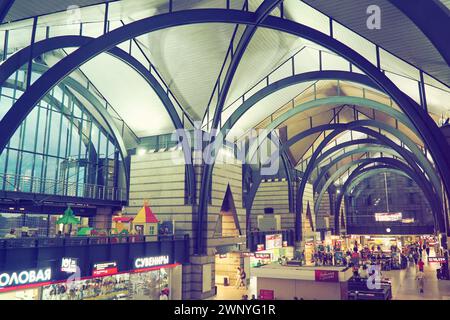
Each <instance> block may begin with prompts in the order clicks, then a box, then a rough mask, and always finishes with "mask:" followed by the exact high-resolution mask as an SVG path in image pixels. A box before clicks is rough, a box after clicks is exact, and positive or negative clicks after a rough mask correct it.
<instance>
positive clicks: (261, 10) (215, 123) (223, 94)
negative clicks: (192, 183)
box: [195, 0, 282, 253]
mask: <svg viewBox="0 0 450 320" xmlns="http://www.w3.org/2000/svg"><path fill="white" fill-rule="evenodd" d="M280 2H282V0H264V1H263V3H262V4H261V5H259V7H258V9H256V12H255V15H256V17H255V21H254V23H253V24H251V25H247V26H246V27H245V30H244V32H243V34H242V36H241V38H240V40H239V43H238V44H237V46H236V50H235V52H234V54H233V55H232V56H231V61H230V65H229V67H228V69H227V72H226V74H225V77H224V80H223V84H222V88H218V92H219V96H218V98H217V105H216V108H215V111H214V117H213V120H212V124H211V132H212V133H213V134H212V135H211V138H210V141H209V143H210V144H211V143H214V141H215V139H216V134H215V133H214V131H215V130H217V128H218V127H219V122H220V117H221V115H222V110H223V107H224V103H225V100H226V98H227V96H228V91H229V90H230V87H231V83H232V81H233V78H234V75H235V73H236V70H237V68H238V66H239V63H240V62H241V60H242V57H243V56H244V53H245V50H246V49H247V46H248V44H249V43H250V41H251V39H252V38H253V35H254V34H255V32H256V29H257V27H258V25H259V23H260V22H261V21H263V20H264V19H265V18H266V17H267V16H268V15H269V14H270V12H271V11H272V10H273V9H274V8H275V7H276V6H277V5H278V4H279V3H280ZM218 81H220V77H219V79H218ZM214 89H215V88H214ZM215 157H216V156H214V161H215ZM214 161H207V162H206V163H205V164H203V171H202V178H201V183H200V201H199V208H198V211H199V214H198V222H197V223H198V225H199V227H198V229H197V241H196V246H195V249H196V252H197V253H199V252H204V251H205V248H206V246H205V245H204V242H205V239H204V236H203V234H204V232H203V227H204V224H205V223H204V221H205V216H206V215H207V211H208V199H209V194H210V192H211V188H210V183H209V182H210V180H211V179H212V171H213V165H212V164H210V163H211V162H214Z"/></svg>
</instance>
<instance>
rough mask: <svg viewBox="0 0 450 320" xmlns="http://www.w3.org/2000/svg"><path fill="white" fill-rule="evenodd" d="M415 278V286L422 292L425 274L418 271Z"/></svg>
mask: <svg viewBox="0 0 450 320" xmlns="http://www.w3.org/2000/svg"><path fill="white" fill-rule="evenodd" d="M416 279H417V287H418V289H419V292H420V293H423V287H424V284H425V274H424V273H423V272H422V271H419V272H418V273H417V277H416Z"/></svg>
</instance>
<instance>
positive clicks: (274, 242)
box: [266, 234, 283, 250]
mask: <svg viewBox="0 0 450 320" xmlns="http://www.w3.org/2000/svg"><path fill="white" fill-rule="evenodd" d="M282 247H283V236H282V235H281V234H268V235H266V250H270V249H276V248H282Z"/></svg>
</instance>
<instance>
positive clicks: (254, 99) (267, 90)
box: [221, 70, 382, 136]
mask: <svg viewBox="0 0 450 320" xmlns="http://www.w3.org/2000/svg"><path fill="white" fill-rule="evenodd" d="M320 80H342V81H350V82H355V83H358V84H362V85H365V86H368V87H371V88H374V89H376V90H382V88H380V87H379V86H378V85H377V84H376V83H374V82H373V81H372V80H371V79H370V78H369V77H367V76H366V75H363V74H360V73H355V72H348V71H337V70H333V71H331V70H330V71H311V72H305V73H301V74H296V75H293V76H289V77H286V78H284V79H281V80H278V81H275V82H272V83H271V84H269V85H268V86H266V87H264V88H262V89H261V90H259V91H257V92H256V93H255V94H253V95H251V96H250V97H249V98H248V99H247V100H245V101H244V102H243V103H242V104H241V105H240V106H239V107H238V108H237V109H236V110H235V111H234V112H233V113H232V114H231V115H230V117H229V118H228V119H227V120H226V121H225V123H224V124H223V125H222V128H221V134H222V135H223V136H226V133H227V130H230V129H231V128H233V126H234V125H235V124H236V123H237V122H238V121H239V119H240V118H241V117H242V116H243V115H244V114H245V113H246V112H247V111H248V110H250V109H251V108H252V107H253V106H254V105H255V104H257V103H258V102H259V101H261V100H263V99H264V98H266V97H267V96H269V95H271V94H273V93H275V92H277V91H279V90H281V89H284V88H287V87H290V86H293V85H296V84H300V83H304V82H310V81H320Z"/></svg>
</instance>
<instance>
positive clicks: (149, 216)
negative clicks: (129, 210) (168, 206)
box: [144, 206, 159, 223]
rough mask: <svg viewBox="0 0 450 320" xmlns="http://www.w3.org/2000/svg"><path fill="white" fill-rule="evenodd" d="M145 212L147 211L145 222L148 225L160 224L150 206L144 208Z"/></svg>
mask: <svg viewBox="0 0 450 320" xmlns="http://www.w3.org/2000/svg"><path fill="white" fill-rule="evenodd" d="M144 210H145V222H146V223H158V222H159V220H158V218H156V216H155V215H154V213H153V211H152V209H150V207H149V206H144Z"/></svg>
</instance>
